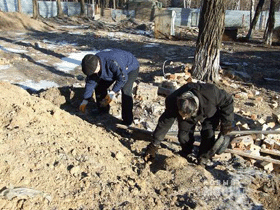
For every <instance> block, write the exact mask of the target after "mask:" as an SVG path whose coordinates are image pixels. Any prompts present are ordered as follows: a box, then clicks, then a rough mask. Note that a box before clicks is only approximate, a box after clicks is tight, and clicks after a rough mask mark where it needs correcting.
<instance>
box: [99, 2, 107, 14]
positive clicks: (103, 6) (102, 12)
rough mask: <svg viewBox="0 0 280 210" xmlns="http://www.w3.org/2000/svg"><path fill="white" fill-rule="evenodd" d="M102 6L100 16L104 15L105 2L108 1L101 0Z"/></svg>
mask: <svg viewBox="0 0 280 210" xmlns="http://www.w3.org/2000/svg"><path fill="white" fill-rule="evenodd" d="M100 4H101V5H100V7H101V12H100V16H104V9H105V4H106V1H105V0H100Z"/></svg>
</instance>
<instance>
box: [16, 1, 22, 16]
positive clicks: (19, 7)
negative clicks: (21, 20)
mask: <svg viewBox="0 0 280 210" xmlns="http://www.w3.org/2000/svg"><path fill="white" fill-rule="evenodd" d="M17 6H18V12H19V13H21V12H22V6H21V0H18V1H17Z"/></svg>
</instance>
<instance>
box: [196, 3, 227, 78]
mask: <svg viewBox="0 0 280 210" xmlns="http://www.w3.org/2000/svg"><path fill="white" fill-rule="evenodd" d="M226 2H227V1H226V0H215V1H213V0H204V2H203V6H202V10H201V13H200V20H199V26H198V27H199V34H198V39H197V42H196V52H195V58H194V65H193V69H192V75H193V76H194V77H195V78H196V79H199V80H203V81H206V82H217V81H218V73H219V69H220V48H221V44H222V35H223V32H224V29H225V7H226Z"/></svg>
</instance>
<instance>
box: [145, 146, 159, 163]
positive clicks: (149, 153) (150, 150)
mask: <svg viewBox="0 0 280 210" xmlns="http://www.w3.org/2000/svg"><path fill="white" fill-rule="evenodd" d="M157 151H158V146H156V145H154V144H153V143H150V144H149V145H148V146H147V149H146V152H145V155H144V160H145V161H146V162H148V161H153V160H154V159H155V157H156V153H157Z"/></svg>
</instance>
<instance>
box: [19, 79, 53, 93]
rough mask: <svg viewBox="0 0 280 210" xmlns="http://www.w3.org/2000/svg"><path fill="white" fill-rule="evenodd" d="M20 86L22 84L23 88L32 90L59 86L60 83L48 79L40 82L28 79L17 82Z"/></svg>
mask: <svg viewBox="0 0 280 210" xmlns="http://www.w3.org/2000/svg"><path fill="white" fill-rule="evenodd" d="M17 84H18V85H19V86H21V87H22V88H23V89H25V90H27V89H31V90H35V91H38V90H41V89H47V88H50V87H58V84H56V83H55V82H52V81H47V80H41V81H40V82H34V81H32V80H27V81H25V82H18V83H17Z"/></svg>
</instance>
